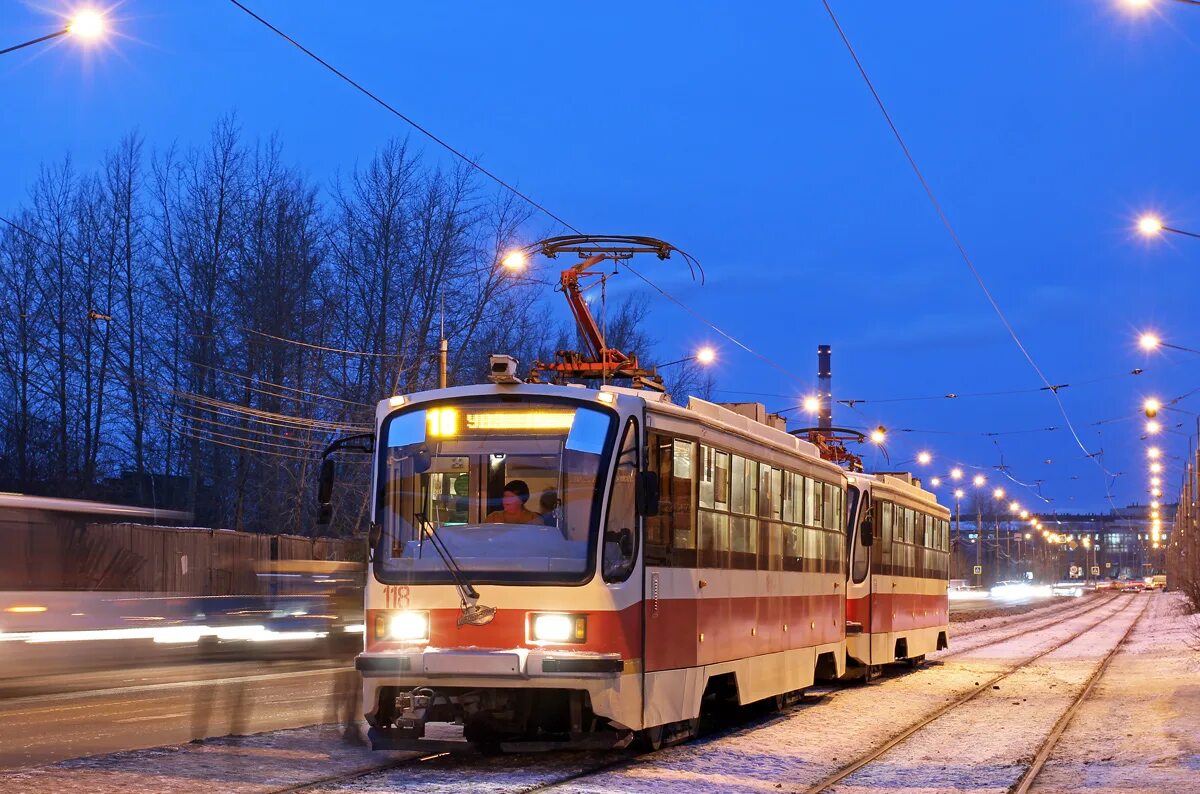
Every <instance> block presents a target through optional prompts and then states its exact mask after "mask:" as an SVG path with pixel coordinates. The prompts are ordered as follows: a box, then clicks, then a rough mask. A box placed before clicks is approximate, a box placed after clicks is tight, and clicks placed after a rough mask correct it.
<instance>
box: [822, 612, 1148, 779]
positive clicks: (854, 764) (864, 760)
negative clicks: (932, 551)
mask: <svg viewBox="0 0 1200 794" xmlns="http://www.w3.org/2000/svg"><path fill="white" fill-rule="evenodd" d="M1105 603H1111V602H1105ZM1127 609H1128V607H1126V608H1124V609H1118V610H1116V612H1113V613H1110V614H1108V615H1103V616H1101V617H1100V618H1099V619H1098V620H1095V621H1093V622H1091V623H1089V624H1088V625H1087V626H1085V627H1083V628H1082V629H1080V630H1079V631H1076V632H1074V633H1072V634H1071V635H1070V636H1068V637H1066V638H1065V639H1063V640H1062V641H1060V642H1056V643H1055V644H1054V645H1052V646H1050V647H1049V648H1047V649H1046V650H1044V651H1039V652H1038V653H1036V654H1034V655H1032V656H1029V657H1026V658H1025V659H1022V660H1021V661H1020V662H1018V663H1017V664H1016V665H1014V666H1013V667H1011V668H1010V669H1008V670H1006V671H1004V672H1002V673H999V674H997V675H995V676H993V677H991V678H989V679H988V680H987V681H984V682H983V683H982V684H980V685H978V686H977V687H975V688H974V689H972V690H971V691H969V692H968V693H967V694H965V695H963V696H962V697H959V698H958V699H956V700H952V701H950V702H949V703H947V704H946V705H944V706H942V707H940V708H938V709H937V710H935V711H934V712H932V713H931V714H928V715H926V716H925V717H922V718H921V719H920V720H918V721H916V722H914V723H913V724H912V725H910V726H908V727H907V728H905V729H904V730H903V731H901V732H900V733H898V734H895V735H894V736H892V738H890V739H888V740H887V741H886V742H884V743H883V744H881V745H880V746H879V747H876V748H875V749H873V750H871V751H869V752H867V753H865V754H863V755H861V756H859V757H858V758H856V759H855V760H854V761H851V762H850V763H849V764H846V765H845V766H843V767H842V768H841V769H839V770H838V771H836V772H834V773H832V774H830V775H827V776H825V777H824V778H822V779H821V780H820V781H818V782H817V783H814V784H813V785H811V786H809V787H808V788H806V789H804V792H805V794H818V792H822V791H825V790H826V789H828V788H829V787H830V786H832V785H835V784H836V783H840V782H841V781H843V780H845V779H846V778H848V777H850V775H852V774H854V773H855V772H857V771H858V770H860V769H862V768H863V767H864V766H866V765H867V764H870V763H872V762H874V761H876V760H878V759H879V758H880V757H881V756H883V755H885V754H886V753H887V752H888V751H890V750H891V749H892V748H894V747H895V746H896V745H898V744H900V743H901V742H903V741H904V740H906V739H908V738H909V737H910V736H912V735H913V734H915V733H916V732H917V731H919V730H921V729H922V728H924V727H925V726H927V725H929V724H930V723H931V722H934V721H935V720H938V719H940V718H941V717H943V716H945V715H946V714H948V713H949V712H951V711H953V710H954V709H957V708H958V707H959V706H962V705H964V704H966V703H969V702H970V701H972V700H974V699H975V698H977V697H979V696H980V695H982V694H983V693H984V692H989V691H991V688H992V686H993V685H994V684H996V683H998V682H1000V681H1003V680H1004V679H1005V678H1008V677H1009V676H1011V675H1013V674H1014V673H1017V672H1019V671H1020V670H1022V669H1023V668H1025V667H1027V666H1029V665H1030V664H1033V663H1034V662H1036V661H1037V660H1038V659H1041V658H1042V657H1043V656H1048V655H1049V654H1051V653H1054V652H1055V651H1057V650H1058V649H1059V648H1062V647H1063V646H1066V645H1069V644H1070V643H1072V642H1074V641H1075V640H1077V639H1079V638H1080V637H1082V636H1083V635H1084V634H1087V633H1088V632H1089V631H1091V630H1092V629H1094V628H1096V627H1097V626H1099V625H1100V624H1101V623H1103V622H1104V621H1105V620H1107V619H1108V618H1109V617H1111V616H1112V615H1113V614H1124V613H1125V611H1127ZM1143 609H1144V607H1143ZM1138 617H1141V616H1140V615H1139V616H1138ZM981 647H982V646H981Z"/></svg>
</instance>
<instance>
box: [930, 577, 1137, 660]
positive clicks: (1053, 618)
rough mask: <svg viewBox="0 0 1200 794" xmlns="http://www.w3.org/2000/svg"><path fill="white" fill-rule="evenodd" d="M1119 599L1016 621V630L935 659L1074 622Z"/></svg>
mask: <svg viewBox="0 0 1200 794" xmlns="http://www.w3.org/2000/svg"><path fill="white" fill-rule="evenodd" d="M1120 597H1121V596H1118V595H1117V594H1115V593H1110V594H1109V595H1108V596H1107V597H1102V598H1100V599H1097V601H1096V603H1093V604H1080V605H1075V604H1072V605H1071V606H1068V607H1066V608H1064V609H1061V610H1055V611H1054V612H1052V613H1051V614H1048V615H1042V616H1040V617H1039V618H1038V619H1037V620H1036V621H1034V622H1033V623H1031V624H1030V623H1022V622H1021V621H1017V623H1016V624H1015V625H1016V626H1017V628H1015V630H1013V631H1009V632H1006V633H1005V634H1002V635H1001V636H1000V637H998V638H996V639H988V640H985V641H984V642H979V643H975V644H974V645H969V646H967V647H965V648H958V647H953V648H951V649H950V650H949V651H948V652H946V653H944V654H942V655H940V656H938V657H937V658H938V660H939V661H943V660H946V659H954V658H957V657H959V656H961V655H963V654H966V653H971V652H972V651H976V650H978V649H980V648H986V647H988V646H989V645H999V644H1001V643H1005V642H1008V641H1009V640H1011V639H1014V638H1016V637H1020V636H1021V635H1023V634H1029V633H1030V632H1033V631H1041V630H1042V629H1044V628H1047V627H1049V626H1053V625H1055V624H1057V623H1061V622H1062V621H1064V620H1074V619H1075V618H1077V617H1080V616H1081V615H1086V614H1087V613H1089V612H1093V611H1095V610H1097V609H1099V608H1100V607H1102V606H1105V605H1107V604H1111V603H1112V602H1113V601H1116V600H1117V599H1118V598H1120ZM1076 606H1082V607H1083V609H1075V607H1076ZM1004 628H1005V626H998V627H996V628H995V629H986V628H985V629H980V630H979V631H976V632H972V633H971V634H968V635H966V636H967V637H973V636H977V635H979V634H988V633H990V632H992V631H1001V630H1003V629H1004Z"/></svg>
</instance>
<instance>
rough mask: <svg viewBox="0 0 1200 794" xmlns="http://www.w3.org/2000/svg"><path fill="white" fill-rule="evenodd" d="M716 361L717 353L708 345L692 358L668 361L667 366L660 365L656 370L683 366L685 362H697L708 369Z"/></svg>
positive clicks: (691, 356) (686, 357)
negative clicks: (676, 365)
mask: <svg viewBox="0 0 1200 794" xmlns="http://www.w3.org/2000/svg"><path fill="white" fill-rule="evenodd" d="M716 360H717V351H715V350H713V349H712V348H711V347H708V346H707V345H706V346H705V347H702V348H700V349H699V350H697V351H696V352H695V353H694V354H692V355H690V356H684V357H683V358H677V359H675V360H674V361H668V362H667V363H666V364H659V365H658V366H657V367H655V369H663V368H665V367H670V366H674V365H675V364H682V363H683V362H685V361H695V362H696V363H697V364H702V365H703V366H706V367H707V366H708V365H709V364H711V363H713V362H714V361H716Z"/></svg>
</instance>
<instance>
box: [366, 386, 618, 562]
mask: <svg viewBox="0 0 1200 794" xmlns="http://www.w3.org/2000/svg"><path fill="white" fill-rule="evenodd" d="M614 425H615V422H614V421H613V418H612V414H611V413H609V412H606V411H603V410H600V409H597V408H594V407H591V406H586V407H579V406H575V405H570V404H564V403H561V402H558V403H555V402H547V403H544V404H537V403H525V404H522V405H521V406H520V408H519V410H514V409H513V408H511V407H509V406H507V405H505V406H501V405H498V404H494V403H491V402H487V401H464V402H462V403H459V404H434V405H432V406H420V407H414V408H409V409H406V410H400V411H397V412H396V413H394V414H392V415H390V416H389V417H388V418H387V419H386V420H385V422H384V426H383V431H382V438H383V439H384V441H383V444H384V445H385V446H384V448H383V450H382V456H383V457H382V460H381V461H380V465H381V469H380V472H379V491H378V500H377V503H376V504H377V511H378V512H377V520H378V522H379V523H380V524H381V525H382V526H383V532H384V538H385V539H386V540H385V541H384V543H383V545H382V549H381V553H380V554H379V555H378V556H377V557H376V565H375V572H376V575H377V576H378V577H379V578H380V579H381V580H382V581H385V582H429V583H434V582H444V581H451V580H452V579H451V577H450V574H449V573H448V572H447V570H446V565H445V563H444V562H443V561H442V560H441V558H440V557H439V556H438V554H437V553H436V551H435V549H434V546H433V544H432V543H431V542H430V540H431V538H432V537H433V536H434V535H435V534H436V536H437V538H438V539H440V541H441V543H442V544H444V545H445V547H446V548H447V549H449V551H450V554H451V555H452V556H453V558H454V560H455V562H456V563H457V564H458V565H459V566H460V567H461V568H462V570H463V571H464V572H465V573H466V574H467V575H468V576H470V577H471V578H473V579H474V580H476V581H520V582H547V583H549V582H573V581H578V580H580V579H581V578H584V577H586V576H588V575H590V571H591V570H592V568H593V567H594V566H593V565H592V559H593V558H592V557H591V556H590V554H589V550H594V549H595V548H596V543H597V542H598V540H597V534H598V532H599V515H600V504H599V499H598V498H597V495H598V494H603V493H604V490H605V489H604V483H603V480H602V477H603V473H604V472H606V471H607V470H608V464H607V460H608V458H607V457H606V456H608V455H611V454H612V452H611V448H612V446H614V445H613V439H612V436H614V435H615V432H614V427H613V426H614ZM630 526H633V525H632V524H631V525H630Z"/></svg>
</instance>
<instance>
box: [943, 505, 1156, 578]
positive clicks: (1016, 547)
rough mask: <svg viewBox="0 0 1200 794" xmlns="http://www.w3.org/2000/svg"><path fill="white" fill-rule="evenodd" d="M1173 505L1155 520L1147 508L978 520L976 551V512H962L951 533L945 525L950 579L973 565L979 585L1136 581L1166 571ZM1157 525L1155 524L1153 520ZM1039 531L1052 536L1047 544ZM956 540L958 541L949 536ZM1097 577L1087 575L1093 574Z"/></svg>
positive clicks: (967, 572) (970, 571) (967, 575)
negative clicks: (1010, 581) (951, 558)
mask: <svg viewBox="0 0 1200 794" xmlns="http://www.w3.org/2000/svg"><path fill="white" fill-rule="evenodd" d="M1175 508H1176V506H1175V505H1174V504H1163V505H1161V506H1160V507H1159V508H1157V510H1158V515H1159V517H1158V518H1157V519H1155V518H1154V517H1153V516H1152V515H1151V514H1152V512H1153V509H1152V508H1151V507H1150V506H1149V505H1130V506H1128V507H1122V508H1116V509H1114V510H1111V511H1110V512H1108V513H1051V514H1039V515H1036V516H1033V518H1036V519H1037V520H1038V522H1039V523H1040V525H1041V526H1040V528H1039V529H1034V528H1033V526H1032V524H1031V522H1030V521H1022V520H1019V519H1016V518H1014V517H1013V516H1011V515H1009V514H996V515H988V514H987V513H984V515H983V516H982V522H981V528H982V530H983V531H982V535H983V540H982V547H978V546H977V545H976V544H977V543H978V533H977V532H976V527H975V518H976V514H975V511H974V510H972V511H971V512H970V514H969V515H968V514H967V511H966V510H964V511H963V514H962V521H961V524H960V525H959V529H958V532H957V533H955V531H954V524H953V522H952V523H951V537H952V541H953V543H952V545H953V546H954V549H955V569H954V576H955V577H956V578H958V577H962V578H966V579H968V580H969V579H970V578H971V577H972V574H973V570H974V566H975V565H976V564H979V565H980V566H981V568H982V569H983V573H982V574H981V575H980V578H981V579H982V581H983V583H985V584H987V583H991V582H995V581H999V580H1001V579H1027V578H1029V576H1030V574H1032V578H1033V579H1035V580H1037V581H1049V580H1066V579H1071V578H1077V579H1081V580H1082V579H1090V578H1096V577H1097V576H1098V577H1099V578H1102V579H1139V578H1142V577H1144V576H1148V575H1150V574H1152V573H1162V572H1163V570H1164V568H1165V564H1166V562H1165V560H1166V547H1167V543H1168V542H1169V541H1170V538H1171V533H1172V532H1173V531H1174V529H1175ZM1156 521H1157V524H1156V523H1155V522H1156ZM1043 532H1049V533H1051V535H1057V536H1058V537H1059V539H1060V542H1058V543H1052V542H1050V541H1049V540H1048V539H1047V538H1046V537H1044V536H1043V534H1042V533H1043ZM956 536H957V539H956ZM1097 570H1098V574H1093V573H1092V572H1093V571H1097Z"/></svg>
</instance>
